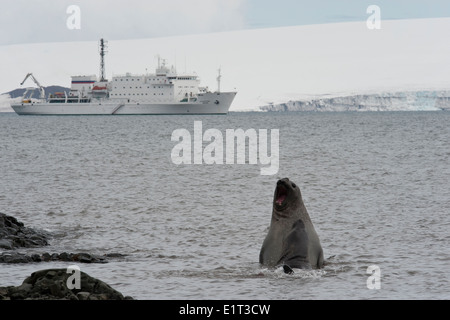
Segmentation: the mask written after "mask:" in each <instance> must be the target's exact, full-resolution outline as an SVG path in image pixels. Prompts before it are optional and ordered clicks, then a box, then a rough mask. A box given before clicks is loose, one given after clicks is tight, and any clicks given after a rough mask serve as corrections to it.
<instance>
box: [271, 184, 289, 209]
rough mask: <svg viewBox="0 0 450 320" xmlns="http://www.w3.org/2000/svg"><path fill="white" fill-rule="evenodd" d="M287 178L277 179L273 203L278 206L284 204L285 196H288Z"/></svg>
mask: <svg viewBox="0 0 450 320" xmlns="http://www.w3.org/2000/svg"><path fill="white" fill-rule="evenodd" d="M288 182H289V179H288V178H284V179H282V180H278V182H277V188H276V190H275V199H274V201H275V205H277V206H278V207H282V206H284V205H286V198H287V197H288V193H289V189H288V186H289V184H288Z"/></svg>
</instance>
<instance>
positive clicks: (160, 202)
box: [0, 111, 450, 300]
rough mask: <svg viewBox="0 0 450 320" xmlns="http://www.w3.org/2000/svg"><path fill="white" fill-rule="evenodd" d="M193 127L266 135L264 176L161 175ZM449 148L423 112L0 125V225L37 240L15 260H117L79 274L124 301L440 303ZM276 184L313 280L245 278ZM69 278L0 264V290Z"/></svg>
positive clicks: (256, 171)
mask: <svg viewBox="0 0 450 320" xmlns="http://www.w3.org/2000/svg"><path fill="white" fill-rule="evenodd" d="M194 121H202V126H203V130H206V129H209V128H215V129H218V130H220V131H221V132H223V133H224V132H225V130H226V129H237V128H242V129H244V130H247V129H250V128H252V129H256V130H258V129H267V130H272V129H279V171H278V173H277V174H275V175H269V176H265V175H261V174H260V168H261V165H259V164H234V165H207V164H196V165H175V164H174V163H173V162H172V159H171V151H172V149H173V147H174V146H175V145H176V144H177V142H173V141H171V135H172V132H173V131H174V130H176V129H180V128H184V129H186V130H188V131H189V132H191V133H192V134H193V132H194ZM449 142H450V112H438V111H436V112H374V113H372V112H369V113H231V114H229V115H227V116H120V117H119V116H118V117H111V116H105V117H103V116H94V117H88V116H86V117H85V116H77V117H72V116H65V117H58V116H49V117H48V116H17V115H15V114H0V173H1V178H0V179H1V183H0V212H3V213H6V214H9V215H12V216H14V217H16V218H17V219H18V220H20V221H22V222H24V223H25V225H26V226H28V227H32V228H37V229H44V230H47V231H49V232H51V233H52V236H53V237H52V239H51V243H50V246H48V247H44V248H34V249H24V250H21V252H24V253H31V252H33V253H34V252H36V253H39V252H50V253H56V252H57V253H60V252H63V251H66V252H90V253H94V254H106V253H121V254H125V255H126V257H125V258H123V259H115V260H114V259H113V260H111V261H110V262H109V263H106V264H82V263H79V264H78V266H79V267H80V268H81V270H82V271H84V272H86V273H88V274H89V275H91V276H94V277H96V278H99V279H101V280H103V281H105V282H106V283H108V284H110V285H111V286H112V287H113V288H115V289H116V290H118V291H120V292H122V293H123V294H124V295H129V296H132V297H133V298H135V299H249V300H259V299H268V300H286V299H449V298H450V290H449V288H450V283H449V282H450V281H449V280H450V276H449V273H448V267H449V266H450V216H449V214H450V145H449ZM207 144H208V143H206V142H205V143H204V146H206V145H207ZM284 177H288V178H290V179H291V180H292V181H294V182H295V183H296V184H298V185H299V187H300V189H301V191H302V195H303V199H304V202H305V205H306V207H307V209H308V212H309V214H310V216H311V219H312V221H313V223H314V225H315V228H316V231H317V233H318V235H319V237H320V240H321V243H322V247H323V250H324V255H325V260H326V265H325V267H324V268H323V269H321V270H313V271H300V272H297V273H295V274H293V275H286V274H284V273H282V272H281V270H279V269H275V270H271V269H267V268H263V267H261V266H260V265H259V263H258V255H259V250H260V248H261V245H262V242H263V240H264V237H265V236H266V233H267V230H268V226H269V223H270V217H271V212H272V200H273V192H274V189H275V185H276V182H277V180H278V179H279V178H284ZM69 265H70V264H69V263H67V262H41V263H31V264H1V265H0V270H1V272H0V286H9V285H14V286H17V285H20V284H21V283H22V281H23V280H24V279H25V278H26V277H27V276H29V275H30V274H31V273H32V272H34V271H37V270H41V269H48V268H54V267H61V268H66V267H68V266H69ZM369 267H371V268H375V270H377V272H375V273H372V272H370V270H373V269H369V272H368V268H369ZM374 284H379V285H380V287H379V289H376V288H374Z"/></svg>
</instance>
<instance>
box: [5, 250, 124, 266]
mask: <svg viewBox="0 0 450 320" xmlns="http://www.w3.org/2000/svg"><path fill="white" fill-rule="evenodd" d="M123 257H125V255H123V254H120V253H109V254H105V255H95V254H90V253H86V252H80V253H67V252H62V253H59V254H58V253H52V254H50V253H48V252H44V253H42V254H37V253H34V254H31V255H26V254H23V253H19V252H11V251H8V252H3V253H1V254H0V263H29V262H48V261H68V262H80V263H108V261H109V260H110V259H119V258H123Z"/></svg>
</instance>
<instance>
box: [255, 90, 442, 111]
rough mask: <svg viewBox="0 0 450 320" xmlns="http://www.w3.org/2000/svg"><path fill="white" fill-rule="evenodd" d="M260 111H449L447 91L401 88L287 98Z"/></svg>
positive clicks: (261, 108)
mask: <svg viewBox="0 0 450 320" xmlns="http://www.w3.org/2000/svg"><path fill="white" fill-rule="evenodd" d="M260 110H261V111H319V112H320V111H321V112H325V111H328V112H342V111H440V110H450V90H438V91H400V92H380V93H368V94H356V95H346V96H334V97H317V98H312V99H302V100H290V101H287V102H282V103H271V104H268V105H265V106H261V107H260Z"/></svg>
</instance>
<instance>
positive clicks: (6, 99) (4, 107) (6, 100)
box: [0, 94, 14, 112]
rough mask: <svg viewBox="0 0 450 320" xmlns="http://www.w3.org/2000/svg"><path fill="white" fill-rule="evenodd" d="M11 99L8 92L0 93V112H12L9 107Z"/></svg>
mask: <svg viewBox="0 0 450 320" xmlns="http://www.w3.org/2000/svg"><path fill="white" fill-rule="evenodd" d="M13 100H14V99H12V98H11V97H10V96H9V94H2V95H0V112H14V110H13V109H12V108H11V102H12V101H13Z"/></svg>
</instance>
